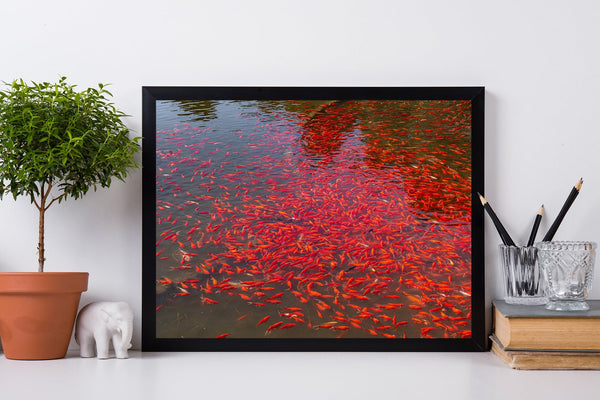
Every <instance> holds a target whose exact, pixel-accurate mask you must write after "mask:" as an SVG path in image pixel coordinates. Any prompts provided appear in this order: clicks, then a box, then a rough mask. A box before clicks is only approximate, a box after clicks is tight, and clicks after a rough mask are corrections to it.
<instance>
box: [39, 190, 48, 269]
mask: <svg viewBox="0 0 600 400" xmlns="http://www.w3.org/2000/svg"><path fill="white" fill-rule="evenodd" d="M44 200H45V199H44ZM44 200H42V204H41V207H40V208H39V211H40V223H39V229H38V272H44V260H45V258H44V216H45V215H44V214H45V213H46V209H45V206H46V204H45V201H44Z"/></svg>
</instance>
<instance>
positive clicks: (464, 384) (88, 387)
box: [0, 351, 600, 400]
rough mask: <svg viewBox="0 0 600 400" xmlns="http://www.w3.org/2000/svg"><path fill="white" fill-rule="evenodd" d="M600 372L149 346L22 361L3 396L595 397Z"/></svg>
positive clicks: (9, 372) (448, 357) (4, 367)
mask: <svg viewBox="0 0 600 400" xmlns="http://www.w3.org/2000/svg"><path fill="white" fill-rule="evenodd" d="M598 389H600V371H517V370H513V369H511V368H509V367H508V366H506V365H505V364H504V363H503V362H502V361H500V360H499V359H498V358H496V357H495V356H494V355H492V354H490V353H141V352H138V351H133V352H130V358H129V359H127V360H117V359H114V358H113V359H108V360H97V359H82V358H79V357H78V355H77V353H76V352H69V354H68V356H67V358H65V359H61V360H52V361H14V360H7V359H6V358H5V357H4V355H0V398H1V399H20V400H28V399H36V400H39V399H44V400H53V399H86V400H92V399H145V400H151V399H165V400H166V399H169V400H171V399H213V398H215V399H216V398H219V399H230V398H231V399H261V400H262V399H270V398H273V399H286V400H288V399H346V400H347V399H365V400H366V399H394V398H398V399H411V400H412V399H420V398H424V399H443V400H451V399H461V400H468V399H477V400H481V399H499V400H508V399H520V398H525V397H524V396H527V397H528V398H538V399H544V400H549V399H565V398H581V399H586V398H595V397H596V396H597V392H598Z"/></svg>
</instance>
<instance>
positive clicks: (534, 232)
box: [527, 204, 544, 247]
mask: <svg viewBox="0 0 600 400" xmlns="http://www.w3.org/2000/svg"><path fill="white" fill-rule="evenodd" d="M542 215H544V205H543V204H542V206H541V207H540V211H538V213H537V215H536V216H535V221H533V228H531V235H529V240H528V241H527V247H530V246H533V242H535V237H536V236H537V232H538V228H539V227H540V221H541V220H542Z"/></svg>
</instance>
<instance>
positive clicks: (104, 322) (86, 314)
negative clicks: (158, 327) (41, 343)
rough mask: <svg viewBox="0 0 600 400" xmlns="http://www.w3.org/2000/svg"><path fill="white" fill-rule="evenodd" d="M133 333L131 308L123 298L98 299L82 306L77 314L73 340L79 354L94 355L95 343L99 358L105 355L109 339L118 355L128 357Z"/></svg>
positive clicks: (105, 356) (84, 355) (104, 357)
mask: <svg viewBox="0 0 600 400" xmlns="http://www.w3.org/2000/svg"><path fill="white" fill-rule="evenodd" d="M132 334H133V310H132V309H131V307H130V306H129V304H127V303H125V302H122V301H121V302H109V301H99V302H96V303H90V304H88V305H87V306H85V307H83V308H82V309H81V311H80V312H79V315H78V316H77V323H76V325H75V341H76V342H77V343H78V344H79V347H80V355H81V357H94V354H95V353H94V343H95V344H96V352H97V354H98V358H99V359H106V358H108V343H109V342H110V340H111V339H112V343H113V347H114V349H115V355H116V357H117V358H128V357H129V356H128V354H127V349H129V348H131V336H132Z"/></svg>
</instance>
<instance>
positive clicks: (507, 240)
mask: <svg viewBox="0 0 600 400" xmlns="http://www.w3.org/2000/svg"><path fill="white" fill-rule="evenodd" d="M477 194H478V195H479V200H481V204H482V205H483V208H485V211H487V213H488V215H489V216H490V218H491V219H492V222H494V225H495V226H496V230H497V231H498V233H499V234H500V239H502V243H504V244H505V245H506V246H515V242H513V240H512V239H511V237H510V235H509V234H508V232H507V231H506V229H504V226H503V225H502V222H500V220H499V219H498V216H497V215H496V213H495V212H494V210H493V209H492V206H490V203H488V202H487V200H486V199H485V198H484V197H483V196H482V195H481V193H477Z"/></svg>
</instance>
